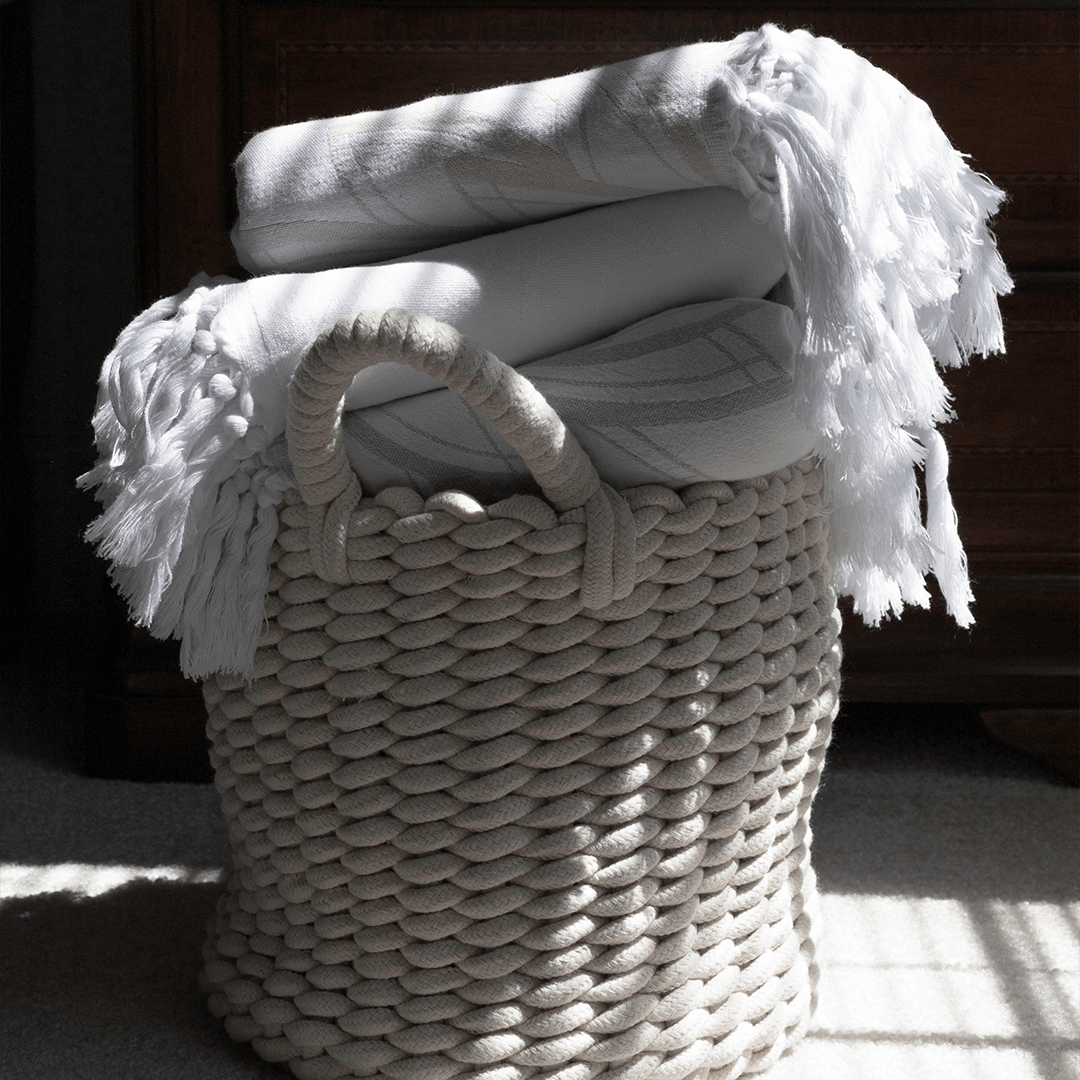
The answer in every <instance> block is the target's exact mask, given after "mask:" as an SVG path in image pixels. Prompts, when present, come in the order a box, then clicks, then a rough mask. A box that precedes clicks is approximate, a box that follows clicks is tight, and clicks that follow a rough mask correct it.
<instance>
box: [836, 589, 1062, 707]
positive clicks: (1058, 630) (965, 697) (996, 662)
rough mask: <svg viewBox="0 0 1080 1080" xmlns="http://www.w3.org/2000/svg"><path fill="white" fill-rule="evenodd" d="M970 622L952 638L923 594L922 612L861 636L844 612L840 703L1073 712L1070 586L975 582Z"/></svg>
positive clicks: (949, 626)
mask: <svg viewBox="0 0 1080 1080" xmlns="http://www.w3.org/2000/svg"><path fill="white" fill-rule="evenodd" d="M974 592H975V605H974V609H973V610H974V612H975V618H976V623H975V626H974V627H972V628H971V629H970V630H961V629H959V628H958V627H956V626H955V625H954V624H953V623H952V622H951V620H949V619H948V618H947V617H946V616H945V613H944V602H943V601H942V600H941V598H940V595H939V594H938V593H937V591H936V590H934V591H933V606H932V608H931V610H929V611H924V610H921V609H918V608H916V609H911V608H909V609H908V610H906V611H905V612H904V616H903V618H902V619H899V620H893V621H889V622H885V623H883V624H882V625H881V626H880V627H878V628H877V629H870V628H868V627H866V626H864V625H863V623H862V621H861V620H860V619H859V618H858V617H857V616H855V615H853V614H851V609H850V605H849V604H848V603H847V602H846V601H845V602H844V603H843V604H842V607H843V609H844V633H843V641H844V679H843V695H844V698H845V699H846V700H849V701H954V702H961V701H967V702H982V703H989V704H995V703H996V704H1002V705H1008V704H1028V705H1036V704H1039V705H1062V706H1069V705H1074V704H1075V702H1076V700H1077V688H1078V685H1080V684H1078V681H1077V676H1078V674H1080V671H1078V663H1077V655H1078V652H1080V636H1078V632H1077V626H1078V616H1080V603H1078V598H1080V578H1078V577H1077V575H1076V574H1065V575H989V574H987V575H983V576H982V577H981V578H980V577H977V578H976V579H975V582H974Z"/></svg>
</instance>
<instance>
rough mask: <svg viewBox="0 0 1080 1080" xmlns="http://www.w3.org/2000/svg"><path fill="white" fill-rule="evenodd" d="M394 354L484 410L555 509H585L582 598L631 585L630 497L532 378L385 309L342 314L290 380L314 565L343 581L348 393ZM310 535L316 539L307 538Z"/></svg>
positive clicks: (349, 495)
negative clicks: (606, 477)
mask: <svg viewBox="0 0 1080 1080" xmlns="http://www.w3.org/2000/svg"><path fill="white" fill-rule="evenodd" d="M387 361H391V362H394V363H398V364H409V365H411V366H412V367H414V368H416V369H417V370H418V371H422V372H424V373H425V374H427V375H431V376H432V377H434V378H436V379H438V380H440V381H441V382H444V383H446V385H447V386H449V387H450V389H451V390H454V391H455V392H456V393H458V394H460V395H461V397H462V398H463V399H464V400H465V401H467V402H468V403H469V404H470V405H472V406H473V407H474V408H475V409H477V411H478V412H480V413H481V415H483V416H484V417H485V418H486V419H487V420H488V421H489V422H490V423H491V424H492V426H493V427H494V428H495V430H496V431H498V432H499V434H500V435H502V436H503V438H504V439H506V441H507V442H508V443H509V444H510V445H511V446H512V447H513V448H514V450H516V451H517V453H518V454H519V455H520V456H521V458H522V460H523V461H524V462H525V464H526V466H527V467H528V469H529V472H530V473H532V475H533V477H534V478H535V479H536V481H537V483H538V484H539V485H540V487H541V489H542V490H543V492H544V495H545V496H546V497H547V499H548V501H549V502H550V503H551V504H552V505H553V506H555V507H556V508H557V509H558V510H571V509H573V508H575V507H584V509H585V513H586V528H587V538H586V551H585V566H584V568H583V571H582V602H583V603H584V604H585V606H586V607H589V608H598V607H604V606H606V605H607V604H609V603H611V601H612V600H615V599H622V597H624V596H628V595H629V594H630V592H631V591H632V590H633V586H634V566H635V560H634V553H635V548H636V529H635V526H634V520H633V516H632V514H631V511H630V507H629V505H628V504H627V502H626V500H625V499H623V497H622V496H621V495H619V494H618V493H617V492H616V491H614V490H613V489H612V488H611V487H610V486H609V485H607V484H605V483H603V482H602V481H601V479H600V476H599V474H598V473H597V471H596V467H595V466H594V465H593V463H592V461H591V460H590V459H589V456H588V455H587V454H586V453H585V451H584V450H583V449H582V447H581V444H580V443H579V442H578V441H577V439H576V438H574V436H573V434H571V432H569V431H568V430H567V429H566V426H565V424H563V422H562V420H560V419H559V417H558V415H557V414H556V412H555V410H554V409H552V408H551V406H550V405H549V404H548V403H547V402H546V401H545V400H544V397H543V395H541V394H540V392H539V391H538V390H537V389H536V387H534V386H533V384H532V383H531V382H529V380H528V379H526V378H525V377H524V376H522V375H519V374H518V373H517V372H516V371H514V369H513V368H511V367H509V366H507V365H506V364H504V363H502V361H500V360H499V359H497V358H496V357H495V356H493V355H492V354H491V353H489V352H484V351H482V350H481V349H479V348H478V347H477V346H475V345H474V344H472V343H471V342H469V341H468V340H467V339H466V338H465V337H463V336H462V335H461V334H460V333H458V331H457V330H455V329H454V328H453V327H451V326H448V325H447V324H446V323H441V322H438V321H436V320H435V319H432V318H429V317H428V316H426V315H415V314H412V313H410V312H407V311H402V310H400V309H394V308H391V309H390V310H387V311H365V312H361V313H360V314H358V315H356V316H355V317H352V318H345V319H341V320H339V321H338V322H337V323H336V324H335V325H334V326H332V327H331V328H330V329H328V330H325V331H324V332H323V333H322V334H320V335H319V337H318V338H316V339H315V341H314V342H313V343H312V344H311V346H310V347H309V348H308V350H307V352H306V353H305V354H304V357H303V359H302V360H301V361H300V365H299V367H298V368H297V370H296V374H295V375H294V376H293V380H292V384H291V385H290V387H289V402H288V419H287V425H286V438H287V440H288V446H289V457H290V460H291V461H292V466H293V473H294V475H295V477H296V481H297V486H298V487H299V489H300V493H301V495H302V496H303V499H304V502H305V503H307V505H308V506H309V507H312V508H317V509H319V511H320V513H319V514H318V515H317V516H318V518H319V519H321V520H320V524H319V526H318V527H319V529H320V534H321V537H322V540H321V543H320V545H319V546H320V548H321V550H322V553H323V555H325V556H326V558H323V557H320V556H319V555H317V554H316V552H315V546H314V545H313V549H312V550H313V557H314V558H315V565H316V571H317V572H318V573H319V575H320V576H325V574H324V571H326V572H328V573H331V574H332V575H333V576H332V577H330V578H328V580H331V581H337V582H339V583H341V584H348V582H349V578H348V573H347V567H346V565H345V561H344V549H345V531H346V528H347V525H348V517H349V514H350V513H351V512H352V510H353V508H354V507H355V506H356V504H357V502H358V501H359V499H360V483H359V480H358V479H357V476H356V473H355V472H354V471H353V469H352V466H351V465H350V464H349V461H348V458H347V457H346V454H345V443H344V439H343V437H342V432H341V415H342V410H343V408H344V396H345V393H346V391H347V390H348V388H349V386H350V384H351V383H352V380H353V377H354V376H355V375H356V373H357V372H358V371H362V370H363V369H364V368H367V367H371V366H372V365H374V364H380V363H385V362H387ZM313 539H314V537H313Z"/></svg>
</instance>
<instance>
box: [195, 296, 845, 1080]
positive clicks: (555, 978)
mask: <svg viewBox="0 0 1080 1080" xmlns="http://www.w3.org/2000/svg"><path fill="white" fill-rule="evenodd" d="M385 360H397V361H399V362H407V363H411V364H413V365H414V366H416V367H418V368H420V369H421V370H425V371H428V372H429V373H431V374H434V375H436V376H437V377H439V378H441V379H443V380H444V381H445V382H447V383H448V384H449V385H450V386H452V387H453V388H454V389H456V390H457V391H458V392H459V393H461V394H462V395H463V396H464V397H465V398H466V400H468V401H470V403H472V404H473V405H474V406H476V407H477V408H478V409H479V410H480V411H481V412H483V413H484V415H485V416H487V417H488V418H489V419H490V420H491V421H492V423H493V424H494V425H495V426H496V428H497V429H498V430H499V431H500V432H501V433H502V434H503V435H504V436H505V437H506V438H507V439H508V440H509V441H510V442H511V444H512V445H513V446H514V447H515V449H516V450H518V452H520V453H521V454H522V456H523V458H524V459H525V461H526V463H527V464H528V465H529V467H530V469H531V471H532V472H533V475H534V476H535V477H536V479H537V481H538V482H539V483H540V485H541V489H542V490H543V492H544V495H545V497H544V498H539V497H533V496H515V497H513V498H509V499H505V500H503V501H501V502H498V503H496V504H494V505H488V506H483V505H481V504H480V503H478V502H477V501H476V500H474V499H473V498H471V497H469V496H467V495H464V494H462V493H459V492H442V493H439V494H437V495H435V496H433V497H431V498H428V499H426V500H425V499H423V498H421V496H420V495H419V494H417V493H416V492H415V491H412V490H409V489H405V488H394V489H391V490H387V491H384V492H382V493H381V494H379V495H377V496H376V497H375V498H366V497H362V496H361V493H360V489H359V485H358V483H357V481H356V478H355V475H354V474H353V473H352V470H351V469H350V468H349V466H348V463H347V461H346V459H345V456H344V451H343V449H342V444H341V439H340V414H341V407H342V406H341V398H342V394H343V392H344V389H345V388H346V387H347V386H348V384H349V382H350V380H351V378H352V376H353V374H354V373H355V372H356V371H357V370H358V369H359V368H360V367H362V366H366V365H367V364H370V363H376V362H380V361H385ZM290 394H291V397H290V416H289V430H288V437H289V444H290V454H291V456H292V460H293V465H294V471H295V474H296V477H297V482H298V490H295V491H292V492H289V493H288V494H287V496H286V498H285V504H284V506H283V508H282V512H281V514H280V529H279V534H278V538H277V542H276V544H275V546H274V550H273V553H272V556H271V563H272V565H271V570H270V586H269V595H268V597H267V602H266V604H267V606H266V619H267V622H266V629H265V633H264V635H263V638H262V641H261V644H260V647H259V650H258V653H257V657H256V673H255V678H254V680H253V681H251V682H249V683H246V682H244V681H243V680H241V679H239V678H236V677H232V676H224V675H219V676H216V677H214V678H211V679H209V680H207V681H206V683H205V696H206V701H207V705H208V709H209V724H208V731H209V735H210V738H211V740H212V744H213V745H212V750H211V756H212V759H213V763H214V767H215V770H216V776H217V785H218V787H219V789H220V791H221V795H222V805H223V807H224V812H225V815H226V817H227V819H228V822H229V826H230V830H231V835H232V841H233V848H234V853H235V871H234V873H233V876H232V879H231V881H230V884H229V888H228V892H227V894H226V895H225V896H224V897H223V898H222V899H221V901H220V903H219V905H218V914H217V918H216V921H214V922H213V923H212V925H211V930H210V937H209V940H208V942H207V945H206V948H205V956H206V965H205V969H204V972H203V984H204V989H205V991H206V992H207V993H208V995H209V1005H210V1009H211V1010H212V1012H213V1013H214V1015H216V1016H218V1017H221V1018H224V1023H225V1027H226V1029H227V1030H228V1032H229V1034H230V1035H231V1036H232V1037H233V1038H234V1039H236V1040H239V1041H250V1042H251V1043H252V1045H253V1046H254V1049H255V1050H256V1051H257V1053H258V1054H260V1055H261V1056H262V1057H263V1058H265V1059H267V1060H269V1061H276V1062H282V1063H287V1064H288V1066H289V1068H291V1070H292V1072H293V1073H294V1074H295V1075H296V1076H297V1077H301V1078H304V1080H308V1078H311V1080H323V1078H327V1077H340V1076H386V1077H391V1078H394V1080H450V1078H451V1077H457V1078H459V1080H525V1078H535V1080H549V1078H550V1080H556V1078H557V1080H591V1078H592V1077H595V1076H597V1075H599V1074H601V1073H603V1074H604V1077H605V1080H680V1078H683V1077H693V1078H695V1080H726V1078H729V1077H735V1076H739V1075H741V1074H742V1073H746V1072H756V1071H760V1070H762V1069H764V1068H767V1067H768V1066H769V1065H770V1064H771V1063H772V1062H773V1061H774V1060H775V1059H776V1058H777V1057H779V1055H780V1054H781V1053H782V1052H783V1050H784V1049H785V1048H786V1047H787V1046H789V1045H791V1044H792V1043H793V1042H794V1041H795V1040H796V1039H798V1038H799V1037H800V1036H801V1035H802V1034H803V1032H804V1030H805V1028H806V1025H807V1023H808V1020H809V1016H810V1013H811V1010H812V997H813V985H814V982H815V978H816V973H815V965H814V948H813V943H812V939H811V937H810V923H811V919H810V916H809V914H808V911H807V905H808V903H810V902H811V901H812V897H813V873H812V871H811V868H810V864H809V842H810V831H809V828H808V814H809V809H810V804H811V800H812V798H813V795H814V791H815V787H816V785H817V781H818V778H819V775H820V771H821V766H822V761H823V757H824V753H825V747H826V744H827V743H828V740H829V732H830V726H831V723H832V720H833V717H834V716H835V714H836V710H837V702H838V697H837V691H838V674H839V659H840V650H839V644H838V641H837V635H838V631H839V618H838V615H837V611H836V603H835V594H834V592H833V590H832V588H831V585H830V570H829V564H828V562H827V559H826V544H825V539H826V518H825V517H824V516H823V515H822V514H821V513H820V511H819V506H820V488H821V478H820V475H819V474H818V472H817V471H816V470H815V469H814V468H813V467H812V465H811V464H810V463H809V462H806V461H804V462H800V463H799V464H797V465H794V466H791V467H789V468H785V469H782V470H780V471H779V472H776V473H773V474H771V475H769V476H765V477H761V478H758V479H754V480H744V481H738V482H735V483H731V484H726V483H719V482H714V483H698V484H693V485H692V486H690V487H687V488H684V489H683V490H681V491H679V492H676V491H673V490H671V489H670V488H666V487H662V486H656V485H651V486H646V487H639V488H634V489H630V490H627V491H624V492H622V493H621V494H616V493H615V492H613V491H612V490H611V489H610V488H607V487H606V486H605V485H603V484H602V483H601V482H600V480H599V478H598V477H597V476H596V473H595V470H594V469H593V468H592V466H591V465H590V464H589V462H588V459H587V458H586V457H585V455H584V454H583V452H582V451H581V449H580V447H579V446H578V445H577V443H576V442H575V441H574V439H573V437H572V436H570V435H568V433H567V432H566V430H565V428H563V426H562V424H561V423H560V422H559V421H558V418H557V417H556V416H555V415H554V413H553V412H552V411H551V410H550V408H548V407H547V405H546V404H545V403H544V402H543V400H542V399H541V398H539V396H538V395H537V394H536V392H535V390H533V388H532V387H531V385H530V384H529V383H528V382H527V381H526V380H524V379H522V378H521V377H520V376H519V375H517V373H516V372H514V371H512V370H511V369H509V368H507V367H505V366H503V365H501V364H499V363H498V361H496V360H495V359H494V357H491V356H490V355H489V354H483V353H480V352H478V351H477V350H476V349H474V348H472V347H471V346H470V345H469V344H468V343H467V342H465V341H464V340H463V339H462V338H460V337H459V336H458V335H457V334H456V333H455V332H453V331H452V330H450V328H448V327H446V326H443V325H441V324H437V323H434V322H433V321H432V320H428V319H425V318H422V317H412V316H407V315H406V314H405V313H402V312H389V313H384V314H382V315H364V316H360V317H358V318H357V319H356V320H355V321H343V322H342V323H339V324H338V326H336V327H335V328H334V329H333V330H332V331H330V332H328V333H327V334H324V335H323V336H322V337H321V338H320V339H319V341H318V342H316V344H315V345H314V346H313V347H312V349H311V350H309V352H308V355H307V356H306V357H305V359H304V361H303V363H302V364H301V367H300V369H299V371H298V374H297V376H296V378H295V380H294V383H293V386H292V388H291V391H290Z"/></svg>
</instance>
